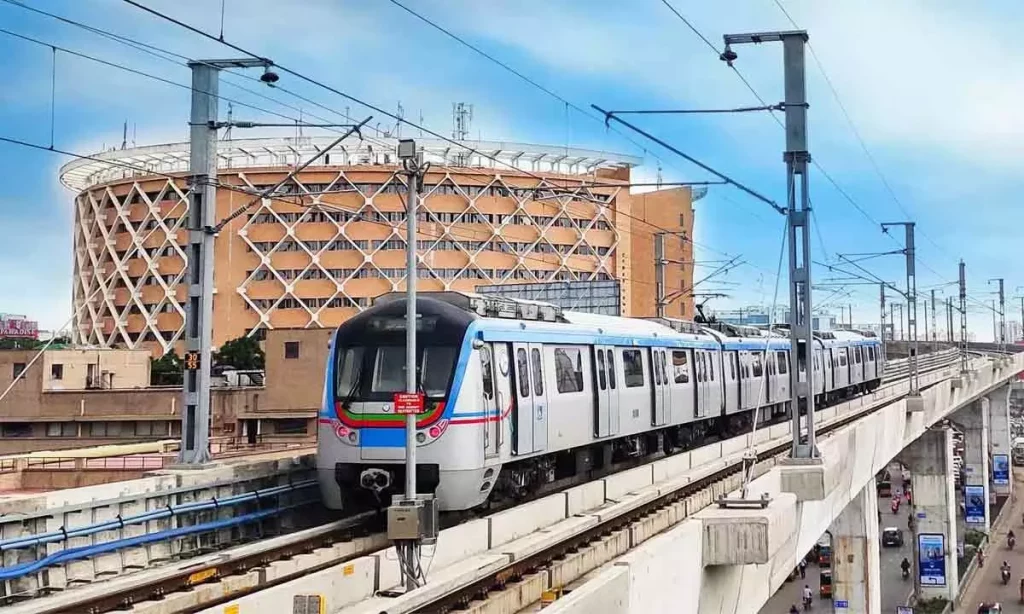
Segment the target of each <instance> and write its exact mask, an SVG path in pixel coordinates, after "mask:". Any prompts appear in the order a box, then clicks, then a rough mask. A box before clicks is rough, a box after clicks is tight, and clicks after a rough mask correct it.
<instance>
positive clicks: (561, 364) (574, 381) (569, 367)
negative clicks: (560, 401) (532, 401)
mask: <svg viewBox="0 0 1024 614" xmlns="http://www.w3.org/2000/svg"><path fill="white" fill-rule="evenodd" d="M555 387H556V388H557V389H558V392H562V393H568V392H583V357H582V356H580V351H579V350H578V349H577V348H555ZM538 394H539V393H538Z"/></svg>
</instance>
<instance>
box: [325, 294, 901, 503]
mask: <svg viewBox="0 0 1024 614" xmlns="http://www.w3.org/2000/svg"><path fill="white" fill-rule="evenodd" d="M386 299H387V300H379V301H378V302H377V303H376V304H375V305H374V306H373V307H372V308H370V309H368V310H366V311H365V312H363V313H361V314H359V315H358V316H356V317H354V318H352V319H351V320H349V321H348V322H346V323H345V324H343V325H342V326H341V327H339V329H338V331H336V333H335V335H334V337H333V340H332V348H331V358H330V359H329V364H328V367H327V378H326V385H325V389H324V404H323V408H322V409H321V412H320V416H319V439H318V460H317V465H318V469H319V477H320V483H321V490H322V492H323V499H324V502H325V504H326V505H327V506H328V507H331V508H335V509H342V508H349V507H363V506H366V505H371V506H372V505H387V504H389V503H390V496H391V494H394V493H396V492H400V491H401V490H402V488H403V486H404V475H405V471H404V459H405V430H404V416H400V415H396V414H395V412H394V402H393V396H394V394H395V393H397V392H401V391H403V390H404V386H405V347H404V346H405V342H404V339H405V328H404V318H405V301H404V299H401V298H397V297H391V296H389V297H386ZM417 311H418V316H419V322H420V324H419V326H418V331H419V332H418V336H419V339H418V343H417V347H418V348H419V360H418V364H419V369H420V377H419V379H420V381H421V382H422V391H423V393H424V395H425V398H426V407H425V410H424V412H423V413H422V414H420V415H419V416H418V418H417V441H418V448H417V481H418V484H419V490H420V492H433V493H435V494H436V496H437V498H438V500H439V504H440V509H441V510H446V511H454V510H467V509H472V508H474V507H477V506H479V505H482V504H484V503H485V502H486V501H487V500H488V499H489V498H492V497H496V496H507V497H519V496H523V495H525V494H529V493H530V492H532V491H535V490H537V489H538V488H539V487H541V486H543V485H545V484H551V483H554V482H557V481H559V480H561V479H563V478H567V477H573V476H579V475H580V474H583V473H587V472H593V471H599V470H601V469H602V468H606V467H608V466H610V465H611V464H613V463H617V462H620V461H623V460H626V459H633V458H640V457H643V456H646V455H650V454H652V453H655V452H660V451H664V452H666V453H671V452H673V451H678V450H682V449H685V448H688V447H691V446H693V445H696V444H698V443H700V442H702V441H703V440H704V439H705V438H706V437H707V436H709V435H721V436H727V435H728V434H731V433H735V432H739V431H740V430H742V429H744V428H749V425H750V424H751V421H752V420H753V419H754V416H755V411H754V410H755V409H757V410H758V411H757V413H756V415H757V419H758V421H759V422H768V421H772V420H779V419H782V418H784V417H785V416H787V415H788V412H789V411H790V403H789V401H790V388H791V381H790V374H789V369H790V364H789V354H790V344H789V340H788V338H785V337H781V336H777V335H771V336H760V337H731V336H727V335H726V334H723V333H721V332H719V331H717V330H710V329H702V328H699V327H696V326H694V325H692V324H691V325H689V326H688V327H678V326H676V327H675V328H673V327H670V325H671V324H673V323H671V322H666V323H662V322H660V321H653V320H645V319H632V318H618V317H610V316H599V315H594V314H586V313H576V312H560V311H558V310H557V308H555V307H553V306H549V305H548V306H545V305H541V304H537V303H529V302H524V301H507V300H500V299H499V300H498V301H495V299H494V298H493V297H488V298H486V299H485V298H484V297H479V296H476V295H467V294H461V293H428V294H426V295H421V297H420V299H419V300H418V303H417ZM481 313H483V314H486V315H481ZM498 313H500V314H501V316H502V317H495V316H494V315H492V314H498ZM524 315H525V316H527V317H526V318H524V317H522V316H524ZM676 328H678V329H680V330H677V329H676ZM824 336H825V337H827V338H816V339H815V342H814V344H815V348H814V356H815V377H814V389H815V395H816V397H818V399H819V400H821V401H827V400H831V399H832V398H833V397H837V396H848V395H850V394H854V393H857V392H860V391H865V390H869V389H873V388H874V387H876V386H877V385H878V384H879V383H880V382H881V375H882V370H883V369H882V368H883V361H882V359H881V356H880V354H879V342H878V340H877V339H873V338H867V337H863V336H861V335H858V334H856V333H842V334H840V333H834V334H827V335H824ZM802 377H803V373H801V378H802Z"/></svg>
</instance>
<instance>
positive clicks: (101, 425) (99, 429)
mask: <svg viewBox="0 0 1024 614" xmlns="http://www.w3.org/2000/svg"><path fill="white" fill-rule="evenodd" d="M89 436H90V437H106V436H107V423H106V422H90V423H89Z"/></svg>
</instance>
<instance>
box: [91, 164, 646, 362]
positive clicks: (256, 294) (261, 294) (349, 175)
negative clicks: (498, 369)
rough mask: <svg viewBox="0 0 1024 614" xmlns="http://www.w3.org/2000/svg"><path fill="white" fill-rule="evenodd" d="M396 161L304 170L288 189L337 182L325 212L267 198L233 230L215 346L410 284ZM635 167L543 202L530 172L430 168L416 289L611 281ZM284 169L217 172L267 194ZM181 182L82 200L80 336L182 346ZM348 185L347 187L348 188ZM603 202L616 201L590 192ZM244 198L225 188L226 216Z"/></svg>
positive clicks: (315, 318)
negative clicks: (136, 245) (102, 286)
mask: <svg viewBox="0 0 1024 614" xmlns="http://www.w3.org/2000/svg"><path fill="white" fill-rule="evenodd" d="M396 170H397V168H396V167H394V166H366V167H360V166H354V167H351V166H350V167H332V168H320V167H318V168H316V169H314V170H307V171H305V172H303V173H302V174H301V175H300V176H299V177H298V178H297V182H296V183H295V184H294V186H292V187H291V188H290V189H292V190H294V191H296V192H304V190H307V189H309V188H310V187H311V188H313V189H312V190H309V191H312V192H319V191H323V190H324V189H325V188H330V189H331V190H334V191H335V193H331V194H320V195H317V196H315V197H312V196H307V197H306V201H307V202H319V203H321V204H323V205H324V206H325V207H328V208H329V209H328V210H326V211H316V212H311V210H310V209H309V207H304V206H299V205H297V204H292V203H291V202H287V201H286V200H284V199H275V200H264V201H263V203H262V204H261V205H260V206H259V207H256V208H253V209H252V210H251V211H250V212H249V213H248V214H246V215H243V216H240V217H239V218H237V220H236V221H234V222H232V223H231V224H229V225H228V226H227V227H226V228H225V230H224V231H222V232H221V233H220V234H219V235H218V237H217V239H216V241H215V246H214V257H215V271H216V273H215V278H214V283H215V287H216V294H215V296H214V322H213V330H214V343H215V344H216V345H219V344H221V343H223V342H224V341H227V340H229V339H233V338H236V337H239V336H241V335H244V334H247V333H249V332H250V331H252V330H253V329H258V328H271V327H272V328H300V327H306V326H318V325H319V326H326V327H333V326H337V325H338V324H340V323H341V322H342V321H344V320H345V319H347V318H348V317H350V316H352V315H353V314H355V313H357V312H358V311H359V310H360V309H363V308H365V307H367V306H369V304H370V300H371V298H372V297H375V296H378V295H380V294H382V293H385V292H390V291H394V290H401V289H404V287H405V282H404V266H405V254H404V249H405V246H404V239H403V237H404V232H405V231H404V223H403V220H404V202H403V190H404V188H401V187H398V186H399V183H398V182H399V179H398V178H397V176H396ZM628 174H629V173H628V169H625V170H624V171H622V172H620V173H618V174H615V173H611V175H613V177H609V176H608V175H609V173H599V174H598V175H597V176H593V175H592V176H588V177H586V178H584V179H581V178H580V177H574V176H566V175H557V174H551V175H546V177H548V178H550V179H551V180H552V181H554V180H558V181H560V182H561V183H562V184H568V183H572V182H575V183H576V184H577V185H578V184H579V182H580V181H583V180H586V181H588V182H593V181H597V182H598V183H605V184H607V185H608V187H600V188H592V189H588V190H587V198H571V197H566V196H563V197H558V198H541V199H538V198H534V196H536V195H537V194H536V193H535V192H532V191H530V192H525V191H524V192H516V189H517V188H532V187H535V186H537V185H538V182H537V180H536V179H535V178H533V177H530V176H529V175H526V174H525V173H521V172H516V171H504V172H501V173H500V174H498V173H496V172H495V171H491V170H489V169H444V168H439V169H437V171H436V172H432V173H428V174H427V176H426V179H425V189H424V194H423V199H422V205H421V206H422V211H421V213H420V224H419V228H418V230H419V241H420V245H419V253H420V256H421V265H422V266H421V269H422V270H421V276H420V279H419V280H418V282H417V285H418V287H419V289H421V290H423V291H431V290H450V289H451V290H472V289H473V288H474V287H475V286H476V285H477V284H480V283H504V282H509V283H516V282H519V283H522V282H539V281H559V280H577V279H583V280H591V279H613V278H614V277H615V276H616V268H617V267H616V249H624V248H628V243H629V241H628V236H629V234H628V230H627V232H623V230H622V229H623V228H624V225H623V222H622V221H621V220H620V219H617V217H616V211H617V210H618V209H619V208H623V209H628V206H629V199H630V196H629V194H628V193H627V189H626V188H617V187H614V184H615V183H620V182H622V181H624V180H625V181H628ZM285 175H286V170H285V169H279V168H263V169H259V168H247V169H245V171H244V173H240V172H237V171H236V172H228V171H224V172H221V174H220V180H221V181H222V182H226V183H232V184H236V185H239V186H240V187H244V188H248V189H262V188H265V187H269V186H271V185H273V184H274V183H276V182H277V181H279V180H280V179H282V178H283V177H285ZM618 175H622V176H623V177H619V176H618ZM172 184H174V185H172ZM183 185H184V180H180V181H176V182H172V181H170V180H166V179H149V180H135V181H121V182H112V183H109V184H101V185H95V186H92V187H90V188H89V189H87V190H85V191H83V192H82V193H80V194H79V195H78V197H77V199H76V221H77V224H76V234H75V282H74V302H75V305H76V307H78V306H84V307H85V309H84V310H83V311H84V313H83V314H82V315H81V317H79V318H78V319H77V320H76V323H75V327H74V330H75V334H76V335H77V337H78V339H79V340H82V341H88V342H91V343H96V344H100V345H106V346H112V345H118V346H124V347H145V348H147V349H151V350H156V351H160V352H162V351H164V350H165V349H167V348H170V347H175V346H176V345H180V344H177V343H176V341H177V339H178V336H179V334H180V333H179V331H180V330H181V328H182V326H183V322H184V319H183V318H184V309H183V306H182V305H183V301H184V298H185V291H186V286H185V284H184V283H182V282H181V281H180V280H181V276H182V274H183V271H184V252H183V251H182V246H183V245H184V244H185V241H186V238H187V237H186V233H185V231H184V230H183V227H182V224H183V223H184V220H185V212H186V210H187V202H186V200H185V198H184V192H183ZM346 186H349V187H346ZM343 188H344V189H347V190H348V191H343V192H340V193H339V192H338V190H341V189H343ZM595 197H596V198H599V199H602V200H603V201H604V202H591V199H593V198H595ZM248 200H249V197H248V196H246V195H243V194H239V193H237V192H234V191H230V190H227V189H223V188H222V189H219V190H218V194H217V215H218V217H219V218H223V217H226V216H227V215H228V213H229V212H231V211H232V210H234V209H236V208H237V207H239V206H240V205H242V204H244V203H245V202H246V201H248ZM348 212H351V213H348ZM356 212H358V213H359V215H360V217H359V218H356V217H354V215H355V213H356ZM104 235H108V236H109V237H110V239H109V240H107V239H105V238H104ZM136 237H144V238H145V240H144V242H143V246H144V247H145V249H146V250H147V251H146V252H145V253H136V254H135V255H134V256H132V257H129V256H130V254H129V250H130V249H131V248H132V246H133V241H134V240H135V238H136ZM94 259H95V261H96V262H97V263H98V264H94ZM97 276H102V278H103V279H107V278H111V283H110V288H111V289H110V290H109V291H101V292H100V296H98V297H95V298H93V299H92V300H90V301H86V299H87V298H88V297H90V296H92V295H93V294H95V293H96V289H97V288H98V281H97ZM279 299H280V300H279ZM140 304H141V307H140V306H139V305H140ZM178 349H179V353H180V348H178Z"/></svg>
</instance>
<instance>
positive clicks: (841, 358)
mask: <svg viewBox="0 0 1024 614" xmlns="http://www.w3.org/2000/svg"><path fill="white" fill-rule="evenodd" d="M839 366H840V367H845V366H846V348H842V349H840V350H839Z"/></svg>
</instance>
